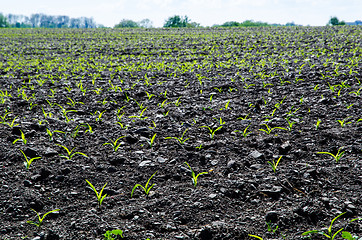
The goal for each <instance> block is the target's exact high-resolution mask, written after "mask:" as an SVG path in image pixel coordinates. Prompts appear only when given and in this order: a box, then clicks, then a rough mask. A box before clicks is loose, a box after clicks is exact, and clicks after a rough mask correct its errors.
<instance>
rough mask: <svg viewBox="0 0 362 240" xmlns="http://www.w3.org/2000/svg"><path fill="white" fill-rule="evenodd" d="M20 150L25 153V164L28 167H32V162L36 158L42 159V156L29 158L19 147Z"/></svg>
mask: <svg viewBox="0 0 362 240" xmlns="http://www.w3.org/2000/svg"><path fill="white" fill-rule="evenodd" d="M19 151H20V152H21V153H22V154H23V155H24V158H25V162H24V165H25V167H26V169H29V168H30V164H31V163H32V162H33V161H34V160H36V159H40V158H41V157H34V158H31V159H28V157H27V156H26V155H25V153H24V152H23V151H21V150H20V149H19Z"/></svg>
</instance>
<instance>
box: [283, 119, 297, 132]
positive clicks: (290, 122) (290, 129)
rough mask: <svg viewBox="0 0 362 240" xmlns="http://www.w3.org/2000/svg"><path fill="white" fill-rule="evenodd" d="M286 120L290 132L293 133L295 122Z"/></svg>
mask: <svg viewBox="0 0 362 240" xmlns="http://www.w3.org/2000/svg"><path fill="white" fill-rule="evenodd" d="M285 120H287V123H288V130H289V131H292V127H293V125H294V123H295V122H293V121H289V119H285Z"/></svg>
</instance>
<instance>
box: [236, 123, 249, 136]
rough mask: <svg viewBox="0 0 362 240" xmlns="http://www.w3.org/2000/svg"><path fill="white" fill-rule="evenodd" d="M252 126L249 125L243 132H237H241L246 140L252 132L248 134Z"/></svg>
mask: <svg viewBox="0 0 362 240" xmlns="http://www.w3.org/2000/svg"><path fill="white" fill-rule="evenodd" d="M250 125H251V124H249V125H248V126H247V127H246V128H245V129H244V130H243V131H241V130H235V132H241V134H242V135H243V137H244V138H246V137H247V136H248V135H249V134H250V133H251V132H248V128H249V127H250Z"/></svg>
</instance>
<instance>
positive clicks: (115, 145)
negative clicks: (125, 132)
mask: <svg viewBox="0 0 362 240" xmlns="http://www.w3.org/2000/svg"><path fill="white" fill-rule="evenodd" d="M124 137H125V136H120V137H119V138H117V139H116V140H115V141H113V140H111V143H109V142H106V143H104V144H103V146H104V145H111V146H112V148H113V150H114V151H115V152H117V150H118V148H119V147H120V146H121V145H122V142H121V143H119V144H118V145H117V142H118V140H119V139H121V138H124Z"/></svg>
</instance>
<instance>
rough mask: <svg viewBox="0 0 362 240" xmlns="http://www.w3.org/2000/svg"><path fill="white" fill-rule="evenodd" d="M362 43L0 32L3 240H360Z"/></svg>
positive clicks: (275, 34)
mask: <svg viewBox="0 0 362 240" xmlns="http://www.w3.org/2000/svg"><path fill="white" fill-rule="evenodd" d="M361 33H362V32H361V29H360V28H355V27H340V28H332V27H321V28H313V27H291V28H250V29H245V28H241V29H239V28H235V29H222V28H221V29H200V30H180V29H178V30H168V29H158V30H155V29H153V30H147V29H141V30H122V31H120V30H109V29H105V30H102V29H98V30H60V29H58V30H45V29H42V30H38V29H29V30H16V29H10V30H0V39H1V41H0V60H1V63H0V90H1V98H0V114H1V119H0V122H1V123H2V124H0V149H1V150H0V168H1V172H0V181H1V184H0V216H1V227H0V239H4V240H5V239H32V240H39V239H40V240H41V239H45V240H57V239H106V238H105V237H104V234H105V233H106V231H111V230H114V229H120V230H122V231H123V237H124V239H129V240H131V239H137V240H138V239H144V240H146V239H147V238H149V239H151V240H154V239H185V240H186V239H202V240H207V239H210V240H211V239H256V238H255V237H252V236H249V235H255V236H259V237H260V239H261V238H263V239H302V238H303V236H302V233H303V232H305V231H308V230H321V231H325V232H326V233H327V230H326V228H325V227H326V226H327V227H329V225H330V223H331V221H332V219H334V218H335V217H337V216H338V215H339V214H341V213H345V214H344V215H342V216H341V217H339V218H338V219H337V220H336V221H335V222H334V223H333V228H332V230H333V233H335V232H336V231H338V230H339V229H340V228H343V231H348V232H350V233H351V234H352V235H354V236H359V237H360V238H361V237H362V221H354V222H351V223H350V220H352V219H355V218H357V217H361V213H362V198H361V196H362V188H361V184H362V138H361V136H362V101H361V99H362V95H361V94H360V92H359V91H361V92H362V90H361V87H362V85H361V81H362V77H361V74H362V67H361V66H362V65H361V61H362V60H361V56H362V39H361V36H362V35H361ZM22 134H24V135H23V137H22ZM24 139H25V141H24ZM25 143H26V144H25ZM20 150H21V151H20ZM67 150H68V151H69V152H68V151H67ZM24 155H25V156H26V157H27V158H28V160H30V159H32V158H36V157H40V158H38V159H35V160H34V161H33V162H32V163H31V164H30V167H29V169H27V168H26V167H25V165H24V162H26V160H25V156H24ZM334 156H335V157H334ZM339 157H340V158H339ZM278 160H279V161H278ZM185 162H187V163H188V164H189V166H190V167H191V169H192V171H194V173H195V175H197V174H199V173H203V174H201V175H199V176H198V178H197V184H196V186H195V184H194V183H195V182H194V181H193V178H192V171H190V168H189V167H188V166H187V164H186V163H185ZM272 166H274V167H275V168H274V169H273V167H272ZM153 174H154V175H153ZM152 175H153V177H152V178H151V179H150V180H149V178H150V177H151V176H152ZM86 180H88V181H89V182H90V183H92V184H93V186H94V187H95V189H96V190H97V191H98V193H99V192H100V191H101V189H102V188H103V187H104V190H103V192H102V194H106V197H105V198H104V199H103V202H102V204H101V205H100V204H99V202H98V200H97V196H96V193H95V192H94V190H92V188H91V187H90V185H89V184H88V183H87V182H86ZM148 180H149V184H148V186H146V190H148V189H147V188H149V187H151V186H152V188H151V189H150V191H149V192H148V194H146V192H145V191H144V190H143V189H142V187H140V186H139V187H137V188H136V189H135V190H134V192H133V196H132V197H131V192H132V190H133V188H134V187H135V185H136V184H140V185H142V186H145V185H146V184H147V181H148ZM105 184H106V185H105ZM32 209H33V210H32ZM56 209H59V211H55V212H53V213H49V214H48V215H46V216H45V217H44V221H43V224H42V226H40V227H37V226H35V225H33V224H29V223H28V222H27V221H34V222H36V223H38V217H37V214H36V213H35V211H36V212H39V214H40V216H41V217H42V216H43V214H45V213H47V212H49V211H52V210H56ZM310 236H311V239H326V237H325V236H322V235H318V234H311V235H310ZM119 239H120V238H119ZM335 239H342V232H340V233H339V234H338V235H337V237H336V238H335ZM356 239H357V238H356Z"/></svg>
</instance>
